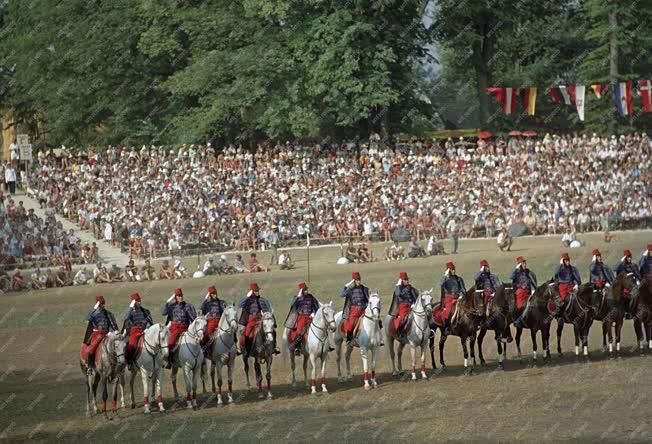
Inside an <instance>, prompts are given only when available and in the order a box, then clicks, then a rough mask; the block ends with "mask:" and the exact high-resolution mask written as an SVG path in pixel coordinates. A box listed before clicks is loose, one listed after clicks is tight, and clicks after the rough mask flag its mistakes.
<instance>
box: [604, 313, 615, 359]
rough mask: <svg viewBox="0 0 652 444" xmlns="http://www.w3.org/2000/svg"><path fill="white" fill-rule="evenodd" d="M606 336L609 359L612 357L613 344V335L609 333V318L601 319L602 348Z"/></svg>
mask: <svg viewBox="0 0 652 444" xmlns="http://www.w3.org/2000/svg"><path fill="white" fill-rule="evenodd" d="M605 336H606V337H608V338H609V359H613V357H614V344H613V340H614V338H613V335H612V334H611V320H605V321H602V337H603V340H602V342H603V348H604V343H605V342H606V339H604V338H605Z"/></svg>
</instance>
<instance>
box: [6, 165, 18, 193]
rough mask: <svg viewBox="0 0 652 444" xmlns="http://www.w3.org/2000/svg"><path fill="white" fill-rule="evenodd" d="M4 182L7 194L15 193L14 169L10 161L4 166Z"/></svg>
mask: <svg viewBox="0 0 652 444" xmlns="http://www.w3.org/2000/svg"><path fill="white" fill-rule="evenodd" d="M5 183H6V184H7V189H8V190H9V194H11V195H14V194H16V170H15V169H14V167H13V165H11V164H10V163H7V165H6V166H5Z"/></svg>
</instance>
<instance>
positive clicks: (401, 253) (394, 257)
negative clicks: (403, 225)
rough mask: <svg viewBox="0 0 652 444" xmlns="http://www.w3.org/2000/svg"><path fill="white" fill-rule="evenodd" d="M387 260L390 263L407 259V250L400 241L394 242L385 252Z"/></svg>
mask: <svg viewBox="0 0 652 444" xmlns="http://www.w3.org/2000/svg"><path fill="white" fill-rule="evenodd" d="M385 259H386V260H388V261H402V260H403V259H405V250H404V248H403V246H402V245H400V244H399V243H398V241H394V243H393V244H392V246H391V247H389V249H388V250H385Z"/></svg>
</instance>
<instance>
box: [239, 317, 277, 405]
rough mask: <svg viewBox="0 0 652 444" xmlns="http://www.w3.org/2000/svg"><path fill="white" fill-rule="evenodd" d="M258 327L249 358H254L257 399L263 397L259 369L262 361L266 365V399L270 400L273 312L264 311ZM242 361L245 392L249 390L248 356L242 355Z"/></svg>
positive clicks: (273, 330) (273, 331) (260, 370)
mask: <svg viewBox="0 0 652 444" xmlns="http://www.w3.org/2000/svg"><path fill="white" fill-rule="evenodd" d="M260 316H261V319H260V326H259V328H258V333H256V336H255V337H254V338H253V344H252V346H251V357H252V358H254V370H255V372H256V382H257V384H258V398H260V399H262V398H264V397H265V395H264V394H263V387H262V385H263V372H262V369H261V368H260V364H261V362H262V361H265V363H266V364H267V372H266V374H265V377H266V378H267V399H272V361H273V358H274V333H275V330H276V327H275V325H276V321H275V319H274V312H273V311H272V312H269V311H265V312H263V313H261V315H260ZM242 360H243V361H244V371H245V376H246V378H247V390H251V384H250V382H249V356H247V354H246V353H243V354H242Z"/></svg>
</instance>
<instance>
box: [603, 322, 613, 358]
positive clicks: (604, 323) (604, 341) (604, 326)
mask: <svg viewBox="0 0 652 444" xmlns="http://www.w3.org/2000/svg"><path fill="white" fill-rule="evenodd" d="M609 322H611V321H609V315H607V316H606V317H605V318H604V319H603V320H602V352H603V353H607V352H608V353H609V354H611V352H612V351H613V346H611V347H607V328H609V327H608V326H609ZM609 344H610V345H611V341H609ZM609 348H611V350H609Z"/></svg>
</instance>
